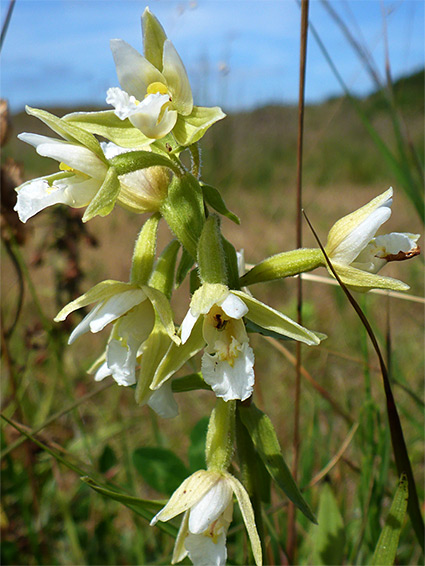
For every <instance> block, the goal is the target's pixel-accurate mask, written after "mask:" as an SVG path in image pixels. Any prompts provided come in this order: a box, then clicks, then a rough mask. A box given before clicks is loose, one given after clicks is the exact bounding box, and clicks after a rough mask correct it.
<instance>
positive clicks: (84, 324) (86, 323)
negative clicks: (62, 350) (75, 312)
mask: <svg viewBox="0 0 425 566" xmlns="http://www.w3.org/2000/svg"><path fill="white" fill-rule="evenodd" d="M101 306H102V303H100V304H99V305H96V306H95V307H94V308H92V310H91V311H90V312H89V313H88V314H87V315H86V316H85V317H84V318H83V320H82V321H81V322H80V323H79V324H77V326H76V327H75V328H74V330H73V331H72V332H71V334H70V336H69V338H68V344H72V343H73V342H75V340H76V339H77V338H79V337H80V336H81V335H82V334H85V333H86V332H88V331H89V330H90V323H91V321H92V320H94V319H95V318H96V316H97V313H98V312H99V310H100V308H101Z"/></svg>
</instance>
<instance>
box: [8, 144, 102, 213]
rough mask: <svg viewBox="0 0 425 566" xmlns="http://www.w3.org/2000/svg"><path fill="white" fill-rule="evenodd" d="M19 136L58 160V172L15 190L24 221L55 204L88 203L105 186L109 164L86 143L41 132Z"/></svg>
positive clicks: (39, 151) (45, 155)
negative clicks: (78, 142)
mask: <svg viewBox="0 0 425 566" xmlns="http://www.w3.org/2000/svg"><path fill="white" fill-rule="evenodd" d="M18 138H19V139H20V140H22V141H24V142H26V143H29V144H30V145H32V146H34V147H35V148H36V151H37V153H38V154H39V155H42V156H43V157H51V158H52V159H56V160H57V161H59V163H60V165H59V168H60V169H61V171H60V172H59V173H54V174H53V175H48V176H46V177H40V178H38V179H33V180H31V181H27V182H26V183H23V184H22V185H21V186H19V187H18V188H17V189H16V191H17V193H18V200H17V203H16V206H15V208H14V210H16V212H17V213H18V215H19V218H20V220H21V221H22V222H26V221H27V220H28V219H29V218H31V217H32V216H34V215H35V214H37V213H38V212H40V211H41V210H43V209H44V208H47V207H48V206H52V205H53V204H67V205H68V206H72V207H74V208H81V207H83V206H87V205H88V204H89V203H90V201H91V200H92V198H93V197H94V196H95V194H96V193H97V192H98V190H99V189H100V187H101V186H102V184H103V182H104V180H105V177H106V174H107V171H108V165H107V162H106V158H105V160H104V161H102V160H101V159H100V158H99V157H98V156H97V155H95V154H94V153H93V152H92V151H91V150H90V149H88V148H87V147H84V146H83V145H79V144H75V143H71V142H68V141H64V140H59V139H54V138H50V137H47V136H40V135H38V134H30V133H22V134H19V135H18Z"/></svg>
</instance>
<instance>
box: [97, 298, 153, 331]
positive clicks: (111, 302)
mask: <svg viewBox="0 0 425 566" xmlns="http://www.w3.org/2000/svg"><path fill="white" fill-rule="evenodd" d="M145 299H146V295H145V294H144V292H143V291H142V290H141V289H131V290H130V291H124V292H123V293H118V294H116V295H113V296H112V297H110V298H109V299H107V300H106V301H104V302H102V303H101V304H100V305H99V309H98V310H97V312H96V316H95V318H93V319H92V320H91V321H90V331H91V332H100V331H101V330H103V329H104V328H105V326H106V325H107V324H109V323H110V322H113V321H114V320H116V319H117V318H119V317H120V316H122V315H123V314H124V313H126V312H127V311H129V310H130V309H132V308H133V307H134V306H136V305H137V304H139V303H141V302H142V301H144V300H145Z"/></svg>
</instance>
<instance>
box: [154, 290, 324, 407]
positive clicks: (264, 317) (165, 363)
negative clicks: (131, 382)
mask: <svg viewBox="0 0 425 566" xmlns="http://www.w3.org/2000/svg"><path fill="white" fill-rule="evenodd" d="M243 317H245V318H246V319H247V320H249V321H251V322H252V323H253V324H254V325H255V326H256V327H257V329H258V330H262V331H265V332H271V333H275V334H278V335H280V336H285V337H289V338H292V339H294V340H300V341H302V342H304V343H306V344H309V345H314V344H319V342H320V339H321V338H323V335H318V334H316V333H315V332H312V331H310V330H307V329H306V328H303V327H302V326H300V325H299V324H297V323H296V322H294V321H293V320H291V319H290V318H288V317H287V316H285V315H283V314H282V313H280V312H279V311H276V310H275V309H272V308H271V307H268V306H267V305H265V304H263V303H261V302H260V301H258V300H257V299H255V298H254V297H252V296H251V295H248V294H247V293H244V292H243V291H236V290H230V289H229V288H228V287H226V285H221V284H210V283H204V284H203V285H201V287H200V288H199V289H198V290H197V291H195V293H194V294H193V297H192V300H191V303H190V308H189V311H188V313H187V314H186V316H185V318H184V320H183V322H182V325H181V327H180V332H181V340H182V344H181V345H180V346H178V347H177V346H174V345H173V344H172V345H171V346H170V348H169V350H168V352H167V353H166V355H165V356H164V358H163V359H162V361H161V363H160V364H159V366H158V368H157V370H156V373H155V377H154V380H153V382H152V385H151V388H152V389H156V388H157V387H160V386H161V385H162V384H163V383H164V382H165V381H166V380H168V379H169V378H170V377H171V376H172V375H173V374H174V373H175V372H176V371H177V370H178V369H180V368H181V367H182V365H183V364H184V363H185V362H186V361H187V360H188V359H190V358H191V357H192V356H193V355H195V354H196V353H197V352H199V350H201V349H202V348H203V347H204V346H205V344H206V348H205V351H204V355H203V357H202V376H203V378H204V380H205V382H206V383H208V384H209V385H210V386H211V388H212V389H213V391H214V392H215V394H216V395H217V397H221V398H223V399H224V400H225V401H230V400H232V399H241V400H245V399H247V398H248V397H250V396H251V394H252V390H253V386H254V379H255V376H254V353H253V351H252V348H251V347H250V346H249V343H248V335H247V332H246V327H245V322H244V320H243Z"/></svg>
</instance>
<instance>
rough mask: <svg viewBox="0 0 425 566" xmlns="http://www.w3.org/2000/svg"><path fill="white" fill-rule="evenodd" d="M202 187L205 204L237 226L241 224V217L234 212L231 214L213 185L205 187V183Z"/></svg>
mask: <svg viewBox="0 0 425 566" xmlns="http://www.w3.org/2000/svg"><path fill="white" fill-rule="evenodd" d="M201 187H202V193H203V195H204V199H205V202H206V203H207V204H209V205H210V206H211V207H212V208H213V209H214V210H215V211H216V212H218V213H219V214H222V215H223V216H226V217H227V218H229V219H230V220H231V221H232V222H234V223H235V224H240V223H241V221H240V219H239V217H238V216H236V214H233V212H231V211H230V210H229V209H228V208H227V206H226V203H225V202H224V200H223V197H222V196H221V194H220V192H219V191H218V190H217V189H216V188H215V187H212V186H211V185H204V184H203V183H201Z"/></svg>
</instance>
